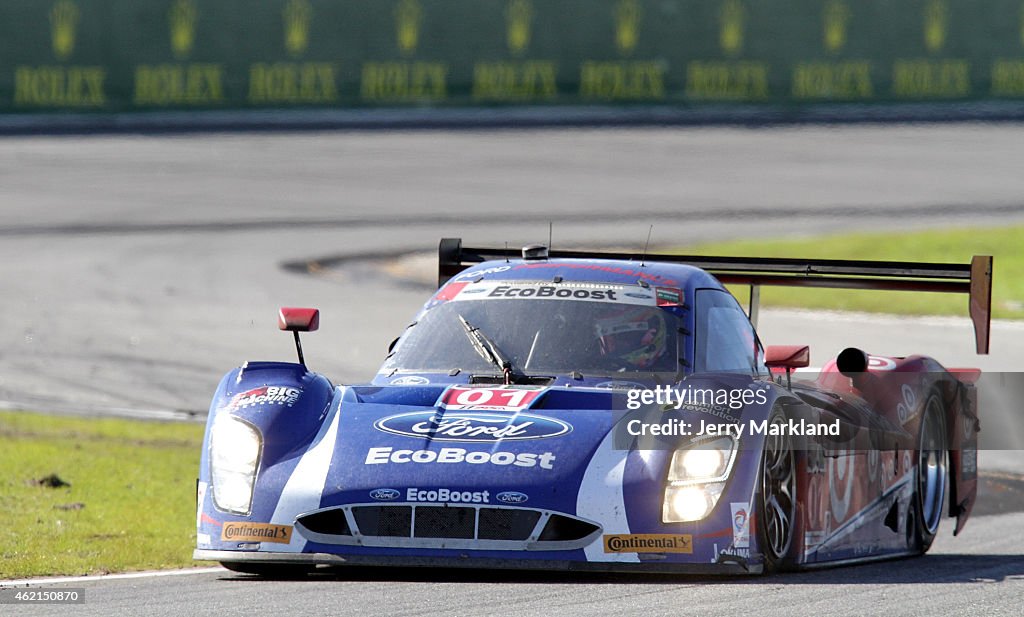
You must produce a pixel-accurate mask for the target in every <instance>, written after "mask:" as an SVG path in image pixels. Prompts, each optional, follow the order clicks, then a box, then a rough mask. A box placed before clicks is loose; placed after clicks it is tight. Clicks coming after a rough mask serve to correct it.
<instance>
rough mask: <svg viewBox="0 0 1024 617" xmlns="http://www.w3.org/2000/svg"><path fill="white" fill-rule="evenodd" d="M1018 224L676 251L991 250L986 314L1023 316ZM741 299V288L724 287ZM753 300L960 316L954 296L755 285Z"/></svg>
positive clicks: (868, 255)
mask: <svg viewBox="0 0 1024 617" xmlns="http://www.w3.org/2000/svg"><path fill="white" fill-rule="evenodd" d="M1022 248H1024V226H1017V227H996V228H976V229H970V228H967V229H952V230H929V231H918V232H901V233H870V234H868V233H858V234H844V235H835V236H824V237H815V238H806V239H783V240H743V241H733V242H721V243H714V244H702V245H698V246H691V247H683V248H680V249H679V250H678V252H679V253H682V254H689V255H719V256H739V257H807V258H820V259H869V260H881V261H935V262H957V263H968V262H970V260H971V256H972V255H993V256H994V258H995V259H994V263H993V284H992V315H993V317H996V318H1003V319H1024V252H1022ZM731 290H732V292H733V293H734V294H735V295H736V297H737V299H739V300H740V302H741V303H744V304H745V303H746V301H747V289H746V288H745V287H738V288H732V289H731ZM761 306H776V307H798V308H813V309H831V310H842V311H866V312H872V313H896V314H901V315H961V316H966V315H967V296H966V295H962V294H942V293H914V292H884V291H862V290H836V289H794V288H785V287H766V288H762V289H761Z"/></svg>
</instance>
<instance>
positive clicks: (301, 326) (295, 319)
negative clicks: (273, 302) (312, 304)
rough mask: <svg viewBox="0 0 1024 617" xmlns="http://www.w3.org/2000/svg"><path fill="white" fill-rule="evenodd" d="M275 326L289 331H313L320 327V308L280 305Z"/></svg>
mask: <svg viewBox="0 0 1024 617" xmlns="http://www.w3.org/2000/svg"><path fill="white" fill-rule="evenodd" d="M277 327H278V328H281V329H282V330H289V331H291V332H313V331H314V330H316V329H317V328H319V327H320V309H315V308H295V307H285V306H283V307H281V311H280V312H279V313H278V316H277Z"/></svg>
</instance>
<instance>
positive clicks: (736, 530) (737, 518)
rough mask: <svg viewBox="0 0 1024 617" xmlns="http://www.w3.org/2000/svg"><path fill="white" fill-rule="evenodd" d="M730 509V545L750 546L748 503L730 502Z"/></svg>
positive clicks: (737, 546)
mask: <svg viewBox="0 0 1024 617" xmlns="http://www.w3.org/2000/svg"><path fill="white" fill-rule="evenodd" d="M729 506H730V507H731V509H732V545H733V547H734V548H749V547H750V504H749V503H736V502H733V503H730V504H729Z"/></svg>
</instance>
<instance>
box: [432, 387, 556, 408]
mask: <svg viewBox="0 0 1024 617" xmlns="http://www.w3.org/2000/svg"><path fill="white" fill-rule="evenodd" d="M545 389H546V388H523V387H502V388H467V387H463V386H452V387H451V388H449V389H448V390H446V391H445V392H444V394H442V395H441V400H440V401H438V406H439V407H443V408H445V409H447V410H449V411H453V410H457V409H487V410H491V411H519V410H520V409H526V408H527V407H529V406H530V405H532V404H533V402H534V401H535V400H536V399H537V397H538V396H540V395H541V393H542V392H544V390H545Z"/></svg>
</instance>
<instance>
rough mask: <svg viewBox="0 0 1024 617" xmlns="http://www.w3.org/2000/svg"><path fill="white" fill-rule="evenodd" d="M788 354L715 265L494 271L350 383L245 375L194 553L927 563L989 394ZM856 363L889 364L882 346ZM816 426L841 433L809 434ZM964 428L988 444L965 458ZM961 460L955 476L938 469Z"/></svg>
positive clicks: (544, 264) (305, 559) (915, 368)
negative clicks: (880, 383)
mask: <svg viewBox="0 0 1024 617" xmlns="http://www.w3.org/2000/svg"><path fill="white" fill-rule="evenodd" d="M786 351H787V352H789V353H790V355H789V356H786V357H781V356H780V352H779V351H778V350H776V352H775V353H774V355H773V353H772V350H771V348H769V350H768V353H766V350H765V349H764V348H762V346H761V344H760V342H759V341H758V339H757V336H756V334H755V332H754V329H753V327H752V325H751V323H750V321H749V319H748V318H747V315H746V314H744V312H743V310H742V309H741V308H740V307H739V305H738V304H737V303H736V301H735V299H733V297H732V296H731V295H730V294H729V293H728V292H727V291H726V290H725V289H724V287H723V286H722V285H721V283H720V282H719V281H718V279H716V278H715V277H714V276H712V275H711V274H709V273H708V272H707V271H705V270H703V269H700V268H696V267H692V266H688V265H682V264H676V263H651V264H646V265H644V266H642V267H641V266H640V265H638V264H637V263H636V262H630V261H624V260H607V259H546V258H542V259H520V260H508V261H506V260H500V261H485V262H483V263H480V264H478V265H473V266H472V267H470V268H469V269H467V270H465V271H462V272H459V273H458V274H456V275H455V276H454V277H453V278H452V279H451V280H449V281H448V282H447V283H446V284H445V285H443V286H442V287H441V288H440V289H439V290H438V292H437V293H436V294H434V296H433V297H432V298H431V299H430V300H429V301H428V302H427V303H426V305H425V306H424V307H423V309H422V310H421V311H420V313H419V314H418V315H417V318H416V320H415V322H414V324H413V326H411V327H410V328H409V329H408V330H407V331H406V332H405V334H403V336H402V337H401V339H400V340H399V341H398V343H397V345H396V346H395V347H394V350H393V352H392V354H391V355H389V357H388V359H387V360H386V361H385V363H384V365H383V366H382V368H381V370H380V371H379V372H378V374H377V375H376V376H375V378H374V379H373V380H372V382H371V383H369V384H366V385H358V386H336V385H333V384H332V383H331V382H330V381H329V380H328V379H327V378H325V377H323V376H320V375H317V374H315V373H313V372H311V371H309V370H308V369H307V368H306V367H305V366H304V365H303V364H301V363H300V364H294V363H282V362H250V363H248V364H246V365H244V366H243V367H241V368H238V369H235V370H233V371H231V372H230V373H228V374H227V375H226V376H225V377H224V379H223V380H222V381H221V384H220V386H219V388H218V390H217V393H216V394H215V396H214V398H213V402H212V404H211V407H210V414H209V420H208V424H207V430H206V436H205V440H204V449H203V453H202V461H201V464H200V474H199V478H198V509H197V520H196V524H197V549H196V551H195V557H196V558H197V559H209V560H216V561H220V562H222V563H224V564H225V565H227V566H228V567H230V568H232V569H237V570H240V571H246V572H258V573H268V572H272V571H274V570H273V568H275V567H280V566H297V567H306V566H310V565H316V564H327V565H346V564H349V565H351V564H373V565H445V566H459V567H516V568H538V569H548V568H559V569H581V570H582V569H597V570H631V569H640V570H648V571H681V572H725V573H729V572H733V573H747V572H760V571H762V570H764V569H774V568H780V567H801V566H814V565H821V564H830V563H839V562H845V561H851V560H863V559H871V558H879V557H891V556H898V555H906V554H913V553H920V552H923V551H924V550H927V548H928V545H929V544H930V542H931V539H932V537H934V533H935V531H936V529H937V526H938V522H937V518H936V516H935V514H936V512H938V510H939V509H941V507H942V505H941V504H942V495H941V493H940V494H939V496H938V506H936V505H935V503H934V500H935V496H934V492H935V491H936V490H944V487H945V474H946V460H947V455H948V457H949V458H948V460H949V461H950V464H951V465H952V466H953V472H954V473H952V474H951V477H950V482H951V491H952V492H953V493H954V495H953V498H954V499H955V508H956V510H954V507H953V506H954V504H953V500H952V499H951V508H950V513H951V514H952V515H956V516H958V518H961V519H962V520H961V521H960V526H962V524H963V521H964V520H966V517H967V515H968V514H969V511H970V506H971V504H972V503H973V497H974V496H973V487H974V485H973V483H972V482H973V476H972V475H971V473H970V470H969V469H968V470H966V471H965V467H969V465H970V460H967V461H964V460H962V459H965V458H968V459H969V456H973V451H972V450H971V444H972V443H973V442H972V441H971V439H972V438H973V431H974V429H975V428H976V427H975V425H974V424H973V418H974V417H975V416H974V413H975V410H974V409H973V408H970V406H969V405H965V404H964V401H967V400H969V397H965V392H967V391H968V390H969V384H967V383H964V382H962V381H960V380H958V379H957V378H956V377H955V376H953V375H951V374H949V373H947V372H946V371H944V369H942V368H941V367H940V366H939V365H938V364H937V363H935V362H934V361H932V360H930V359H927V358H908V359H894V360H892V362H893V363H894V365H895V363H899V366H900V367H901V370H899V371H895V372H894V371H888V373H892V375H896V374H897V373H899V375H900V376H899V379H901V380H902V381H901V382H900V384H899V385H898V386H896V387H897V389H898V390H899V388H901V387H902V386H903V385H907V384H909V385H908V386H907V387H911V388H912V389H913V391H914V393H915V399H914V400H915V407H914V410H913V414H907V413H906V409H905V407H906V405H905V404H904V410H903V412H902V413H903V416H911V417H909V418H907V417H901V416H900V415H899V414H900V412H899V411H898V409H897V404H895V403H893V402H892V401H890V400H889V398H887V396H888V395H887V394H886V393H888V392H889V391H890V390H891V388H890V389H886V388H882V389H881V390H877V389H876V390H872V391H871V392H868V389H867V388H866V387H864V386H862V387H861V389H860V390H858V389H857V386H856V383H857V378H856V377H854V378H853V379H852V381H853V382H854V384H853V385H850V382H851V379H850V378H847V377H844V376H843V375H846V374H851V373H850V371H852V370H855V369H856V368H857V367H856V366H854V369H851V368H850V366H851V364H850V363H851V360H850V358H849V357H848V358H846V359H845V360H843V358H840V360H843V361H842V362H836V363H832V364H830V365H829V366H827V367H826V368H825V370H824V371H823V373H822V375H821V376H820V377H819V378H818V379H817V380H816V381H813V382H804V383H802V384H801V383H799V382H798V381H797V380H793V381H790V380H789V379H788V378H789V370H790V369H791V368H795V367H797V366H806V358H805V357H801V353H800V352H801V350H800V349H799V348H793V349H789V348H787V350H786ZM803 351H806V348H803ZM853 351H855V350H853ZM844 353H845V352H844ZM783 355H784V354H783ZM850 357H852V358H853V360H852V362H853V363H854V365H855V364H856V361H857V360H858V359H860V360H862V361H863V362H864V363H865V366H863V367H860V372H862V373H864V374H872V371H873V370H874V369H873V368H872V367H871V366H870V364H871V362H872V361H873V360H869V357H868V356H866V355H864V354H861V356H856V354H850ZM780 369H784V370H785V371H786V377H787V379H786V380H783V379H782V375H781V374H780V373H778V372H776V373H773V372H772V371H773V370H775V371H778V370H780ZM888 373H881V372H879V373H878V374H879V375H880V376H881V378H882V379H883V380H884V379H889V377H890V375H888ZM837 380H838V381H837ZM843 380H845V381H843ZM894 383H895V382H894ZM670 388H672V389H674V391H675V392H677V393H678V392H680V391H681V389H683V388H685V389H686V390H688V391H691V392H692V391H700V392H713V393H726V394H724V395H723V396H724V398H721V399H720V400H715V399H714V398H712V399H711V400H703V399H702V400H701V401H697V402H694V401H692V400H689V401H682V400H680V401H678V404H669V405H667V406H666V405H660V406H658V405H655V404H654V403H652V402H650V401H646V400H643V399H642V397H641V396H640V394H641V393H642V392H643V391H644V390H647V391H648V393H650V392H651V391H652V390H653V391H655V392H657V391H658V390H659V389H660V390H662V391H667V390H668V389H670ZM729 393H746V394H742V396H741V395H736V396H731V395H730V394H729ZM714 396H718V395H717V394H715V395H713V397H714ZM655 425H657V426H662V427H666V426H667V427H675V429H674V432H670V431H668V430H667V429H658V428H651V427H653V426H655ZM811 425H814V426H822V427H825V426H827V427H830V428H829V429H827V431H832V430H833V429H834V433H827V432H826V429H821V430H822V432H823V433H825V434H820V435H819V434H816V433H815V432H814V430H813V429H812V431H811V433H810V436H808V435H807V431H806V430H805V431H802V432H800V431H796V430H795V429H793V430H790V431H789V432H788V433H787V430H786V428H787V427H792V426H801V427H806V426H811ZM683 427H689V428H688V430H687V429H685V428H683ZM729 427H733V428H729ZM736 427H747V428H746V429H742V428H736ZM757 429H759V430H757ZM776 429H777V430H776ZM968 429H970V430H968ZM658 430H663V431H664V432H663V433H662V434H660V435H659V434H657V431H658ZM954 433H956V435H963V436H965V438H964V439H960V437H957V439H958V441H957V446H956V447H955V448H954V447H953V445H952V443H951V441H952V439H953V437H952V436H953V435H954ZM878 443H884V444H885V448H884V449H880V448H878V447H877V445H876V446H874V447H870V446H869V444H878ZM964 444H966V445H964ZM892 446H896V447H895V448H893V447H892ZM901 452H902V453H903V454H900V453H901ZM962 452H967V453H968V454H969V456H967V457H965V456H962V454H961V453H962ZM908 453H909V454H908ZM936 453H938V454H936ZM861 454H862V455H863V456H859V455H861ZM954 455H955V456H954ZM925 457H930V458H925ZM936 457H937V458H936ZM904 458H906V461H904ZM939 459H941V470H942V478H941V482H942V487H940V488H936V485H935V482H934V480H932V481H931V483H930V484H928V483H927V481H925V480H923V475H922V474H923V471H922V470H923V469H925V468H926V467H928V464H929V463H936V464H938V462H937V461H938V460H939ZM837 461H841V462H837ZM872 470H874V471H872ZM879 470H887V471H890V472H891V473H885V474H883V473H880V471H879ZM925 493H927V494H928V495H931V497H930V498H927V499H926V498H925V497H922V495H923V494H925ZM929 499H930V501H929ZM926 519H927V520H926ZM932 519H935V520H934V521H933V520H932ZM958 530H959V526H958ZM865 547H867V548H865Z"/></svg>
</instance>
